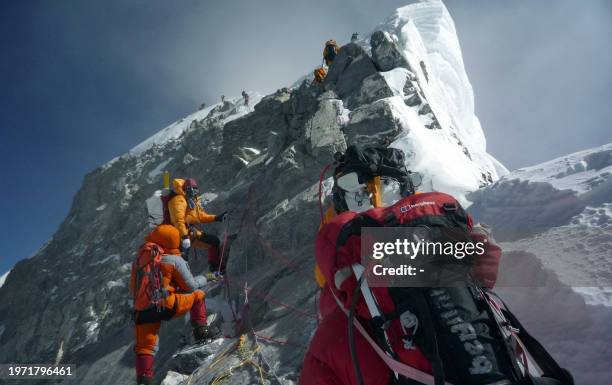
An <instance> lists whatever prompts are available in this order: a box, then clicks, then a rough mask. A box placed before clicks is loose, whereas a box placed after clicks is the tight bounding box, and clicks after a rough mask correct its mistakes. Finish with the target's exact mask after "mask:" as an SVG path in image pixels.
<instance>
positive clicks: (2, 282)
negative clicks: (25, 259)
mask: <svg viewBox="0 0 612 385" xmlns="http://www.w3.org/2000/svg"><path fill="white" fill-rule="evenodd" d="M10 272H11V271H10V270H9V271H7V272H6V273H4V274H2V276H0V287H2V286H3V285H4V282H5V281H6V277H8V275H9V273H10Z"/></svg>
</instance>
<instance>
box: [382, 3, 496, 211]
mask: <svg viewBox="0 0 612 385" xmlns="http://www.w3.org/2000/svg"><path fill="white" fill-rule="evenodd" d="M375 31H383V32H384V33H386V34H387V36H388V37H390V38H391V39H392V40H393V41H394V42H395V43H396V44H397V45H398V46H399V47H400V49H401V53H402V54H403V56H404V57H405V59H406V61H407V62H408V64H409V67H410V70H408V69H406V68H394V69H392V70H390V71H387V72H383V73H382V75H383V76H384V78H385V80H386V81H387V84H388V85H389V87H390V88H391V89H392V91H393V93H394V94H395V95H396V96H397V97H394V98H391V99H390V100H389V103H390V105H391V108H392V110H393V114H394V115H395V116H396V117H397V118H398V120H399V121H400V122H401V125H402V126H403V128H404V133H403V134H402V136H401V137H400V138H398V140H396V141H395V142H394V143H393V144H392V146H393V147H398V148H401V149H403V150H404V152H405V153H406V154H408V157H409V158H410V156H411V154H414V156H413V158H412V159H409V165H408V166H409V168H411V169H412V170H415V171H419V172H421V173H422V174H423V175H424V185H423V186H422V190H426V191H427V190H435V191H444V192H448V193H451V194H453V195H455V196H457V197H458V199H459V200H461V201H463V202H464V203H466V199H465V194H466V193H467V192H471V191H474V190H477V189H478V188H480V187H482V186H483V185H485V184H487V183H490V182H493V181H495V180H497V179H498V178H499V177H500V176H502V175H504V174H505V173H507V170H506V168H505V167H504V166H503V165H501V164H500V163H499V162H498V161H497V160H495V159H494V158H493V157H492V156H491V155H489V154H488V153H487V152H486V140H485V137H484V133H483V131H482V128H481V126H480V122H479V120H478V118H477V117H476V115H475V113H474V94H473V90H472V86H471V84H470V82H469V80H468V78H467V74H466V72H465V68H464V65H463V58H462V55H461V48H460V46H459V41H458V39H457V34H456V30H455V26H454V22H453V20H452V18H451V16H450V14H449V12H448V10H447V9H446V7H445V6H444V4H443V3H442V2H441V1H428V2H420V3H416V4H410V5H407V6H404V7H402V8H399V9H397V10H396V11H395V12H394V14H393V15H392V16H391V17H390V18H388V19H387V20H386V21H385V22H383V23H382V24H380V25H379V26H378V27H377V28H376V29H375ZM411 77H412V78H413V79H415V81H414V82H411V83H412V84H408V85H407V82H408V81H409V79H410V78H411ZM407 86H408V87H410V86H412V88H409V89H408V90H407ZM414 88H417V89H418V90H419V89H420V94H421V96H424V99H425V100H426V102H427V103H428V107H429V108H430V109H431V111H432V112H431V113H430V114H424V113H423V110H422V109H423V106H415V107H410V106H408V105H406V103H403V101H402V99H404V100H405V99H406V98H407V97H408V95H407V93H408V92H410V91H411V90H413V89H414ZM418 90H417V91H418ZM432 118H433V119H435V120H436V121H437V123H438V124H439V128H440V129H439V130H432V129H431V123H432ZM423 149H428V150H427V151H423ZM483 179H484V182H483Z"/></svg>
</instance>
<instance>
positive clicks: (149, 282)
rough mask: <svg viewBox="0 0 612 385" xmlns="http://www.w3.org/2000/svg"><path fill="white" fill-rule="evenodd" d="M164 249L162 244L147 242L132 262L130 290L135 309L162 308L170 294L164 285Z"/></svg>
mask: <svg viewBox="0 0 612 385" xmlns="http://www.w3.org/2000/svg"><path fill="white" fill-rule="evenodd" d="M163 252H164V250H163V249H162V248H161V246H159V245H157V244H155V243H153V242H147V243H145V244H144V245H142V247H141V248H140V250H138V256H137V257H136V261H134V263H133V264H132V281H131V284H130V291H131V293H132V296H133V297H134V309H135V310H138V311H142V310H146V309H148V308H150V307H152V306H155V307H157V309H158V310H161V307H162V305H163V301H164V299H166V297H167V296H168V293H167V291H166V290H165V289H164V287H163V286H162V273H161V268H160V264H161V258H162V254H163Z"/></svg>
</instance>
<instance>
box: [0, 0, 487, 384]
mask: <svg viewBox="0 0 612 385" xmlns="http://www.w3.org/2000/svg"><path fill="white" fill-rule="evenodd" d="M432 6H436V7H438V6H440V5H436V4H434V5H432ZM372 41H373V46H372V55H373V56H370V55H369V54H368V53H367V52H366V50H364V49H363V48H362V47H361V46H359V45H357V44H354V43H351V44H348V45H345V46H344V47H342V49H341V51H340V53H339V55H338V57H337V59H336V61H335V62H334V64H333V65H332V66H331V68H330V71H329V74H328V76H327V78H326V80H325V82H324V84H323V85H322V86H321V85H316V84H311V83H310V82H308V81H305V82H303V83H302V84H301V85H300V86H299V87H296V88H292V89H287V88H285V89H281V90H278V91H277V92H276V93H274V94H272V95H269V96H266V97H264V98H263V99H261V101H260V102H259V103H258V104H256V105H255V107H254V109H253V110H252V111H250V110H249V111H245V110H244V108H245V107H243V106H242V101H241V99H240V98H237V99H234V100H229V101H228V100H226V101H225V103H224V104H223V105H217V106H211V107H208V108H205V109H203V110H201V111H199V112H198V114H199V115H197V118H193V120H192V121H187V122H183V123H184V124H186V128H185V130H184V131H182V133H181V134H180V136H179V135H178V134H176V135H174V136H171V137H170V139H168V140H165V141H153V142H151V143H153V144H151V143H149V144H147V145H146V146H145V145H139V146H138V147H137V151H136V150H134V151H132V152H131V153H128V154H126V155H124V156H122V157H120V158H118V159H115V160H113V161H112V162H109V163H108V164H106V165H104V166H102V167H100V168H98V169H96V170H94V171H93V172H91V173H90V174H88V175H87V176H86V177H85V180H84V182H83V185H82V187H81V189H80V190H79V192H78V193H77V195H76V197H75V199H74V202H73V205H72V208H71V210H70V213H69V215H68V217H67V218H66V220H65V221H64V222H63V223H62V224H61V226H60V228H59V229H58V231H57V232H56V234H55V235H54V236H53V239H52V240H51V241H50V242H49V243H48V244H47V245H46V246H45V247H44V248H43V249H41V250H40V251H39V252H38V253H37V254H36V255H35V256H34V257H32V258H31V259H28V260H23V261H21V262H19V263H18V264H17V265H16V266H15V267H14V269H13V271H12V272H11V273H10V274H9V276H8V278H7V281H6V283H5V285H4V286H3V287H2V288H1V289H0V314H2V316H1V318H0V324H1V325H0V326H1V327H2V330H3V332H2V333H0V362H54V361H55V360H56V359H57V358H58V352H59V351H60V350H61V351H62V352H63V353H61V354H59V361H60V362H64V363H74V364H77V365H78V370H77V373H78V379H79V381H78V383H82V384H94V385H96V384H100V385H103V384H109V385H110V384H113V385H114V384H127V383H130V382H131V381H132V379H133V376H134V374H133V373H134V370H133V365H134V359H133V352H132V344H133V326H132V324H131V322H130V316H131V314H130V304H129V301H128V290H127V284H128V277H129V270H130V263H131V262H132V260H133V259H134V255H135V251H136V250H137V248H138V246H139V245H140V244H141V242H142V239H143V237H144V236H145V234H146V233H147V232H148V231H149V230H150V227H149V226H150V224H149V222H150V219H149V218H147V216H148V213H147V205H146V203H145V202H146V201H147V199H149V198H151V197H152V196H153V195H154V194H155V192H156V190H158V189H159V188H160V185H161V173H162V172H163V171H164V170H169V171H171V173H172V175H173V176H177V177H179V176H180V177H185V176H192V177H195V178H196V179H197V180H198V181H199V184H200V186H201V189H202V190H203V192H206V193H208V194H207V199H208V200H209V202H208V204H207V206H206V208H207V210H208V211H209V212H212V213H218V212H220V211H222V210H229V211H230V220H229V223H228V224H227V226H228V229H227V232H228V233H229V234H237V237H236V239H235V241H234V242H233V243H232V247H231V250H230V253H229V267H228V274H229V276H230V277H232V278H231V282H232V285H231V286H230V290H231V294H232V298H233V299H234V301H235V303H236V304H237V307H238V308H239V310H241V309H243V305H242V304H243V303H244V299H245V297H244V285H245V283H248V288H249V296H248V297H249V307H248V309H249V311H248V314H249V317H248V322H249V323H250V324H251V325H252V326H253V328H254V330H255V331H256V332H257V333H258V335H259V336H260V338H259V339H258V343H259V346H261V350H260V351H259V352H258V353H257V360H258V361H257V362H260V363H261V365H264V366H265V367H266V371H267V372H268V373H269V374H268V375H267V380H268V381H271V382H283V383H294V382H296V381H297V379H298V377H299V368H300V366H301V362H302V359H303V355H304V352H305V349H306V347H307V345H308V343H309V340H310V338H311V336H312V333H313V332H314V329H315V327H316V324H317V317H316V294H317V293H318V287H317V285H316V283H315V282H314V280H313V278H312V268H313V264H314V261H313V241H314V236H315V234H316V230H317V227H318V224H319V210H318V198H317V195H318V179H319V174H320V172H321V170H322V169H323V167H324V166H325V165H327V164H328V163H330V162H331V160H332V156H333V154H334V153H335V152H336V151H342V150H344V149H345V148H346V146H347V145H349V144H353V143H361V144H377V145H388V144H390V143H395V145H397V146H400V147H401V146H403V148H404V149H405V151H406V153H407V159H408V162H409V164H408V166H409V167H410V168H413V169H417V170H420V171H424V172H428V170H427V169H426V168H422V167H424V166H423V165H424V164H425V163H427V162H425V161H424V160H423V159H424V158H423V157H422V155H424V154H428V153H429V151H430V150H431V149H428V148H426V147H421V145H422V143H425V142H419V141H418V140H420V139H418V138H425V139H427V140H432V139H431V138H432V137H433V136H431V135H440V136H439V139H436V140H440V141H441V143H442V142H444V143H447V142H449V141H448V140H447V139H445V138H446V137H448V138H453V134H454V132H452V131H450V130H451V128H449V127H450V126H444V127H443V126H442V125H441V124H440V123H436V122H438V120H437V119H436V118H435V116H434V113H433V112H432V109H431V108H429V109H428V108H427V104H428V100H427V95H426V93H425V92H423V90H422V89H421V86H420V85H421V84H424V82H426V81H427V80H426V79H425V78H423V75H422V71H420V70H418V71H415V72H411V70H410V66H408V65H407V64H406V63H407V61H406V58H405V57H404V59H402V57H403V56H402V55H404V53H402V52H401V51H399V50H398V49H397V46H396V45H395V43H394V42H393V41H392V40H391V38H390V37H389V35H388V34H386V33H383V34H382V35H381V34H378V33H375V34H374V35H373V36H372ZM381 71H382V72H381ZM385 71H386V72H385ZM432 75H433V74H432V72H431V71H430V73H429V76H430V77H431V76H432ZM428 114H429V115H431V116H429V115H428ZM192 116H196V115H192ZM179 123H181V122H177V124H179ZM183 123H181V124H183ZM436 124H437V126H436ZM425 125H427V127H429V128H442V129H440V130H426V129H423V130H421V128H422V127H423V126H425ZM478 128H479V127H478ZM445 129H446V130H447V131H445ZM164 131H165V130H164ZM422 131H426V133H423V132H422ZM432 133H433V134H432ZM167 134H168V135H170V133H167ZM411 135H413V136H411ZM455 136H456V135H455ZM436 138H438V137H436ZM417 139H418V140H417ZM425 139H423V140H425ZM463 139H465V138H464V137H463ZM449 143H452V144H451V145H450V146H455V147H453V151H454V153H456V154H457V155H456V156H457V157H459V159H460V162H457V161H455V160H453V159H452V158H450V159H451V160H449V162H448V163H449V164H450V163H453V164H456V165H457V167H462V165H469V167H470V168H473V169H474V170H477V171H474V173H473V175H472V174H470V177H469V178H467V179H469V180H467V179H466V180H467V181H464V183H463V184H462V185H461V186H460V189H459V190H458V191H460V192H464V191H469V190H470V189H472V190H473V189H475V188H477V187H478V185H480V184H487V183H489V182H490V180H491V178H496V177H497V175H496V171H495V169H494V168H493V167H492V166H491V164H490V162H489V160H485V159H484V158H478V159H475V160H472V159H471V158H469V157H468V156H467V155H464V152H465V151H464V149H465V147H464V146H463V144H462V143H461V141H460V140H458V139H457V140H454V141H452V142H449ZM483 151H484V150H483ZM446 155H447V154H446V153H445V156H446ZM481 171H482V172H481ZM483 173H484V174H483ZM428 175H429V176H428V178H429V179H427V180H428V184H427V185H426V186H425V187H424V189H428V188H429V189H431V188H434V187H435V188H437V189H439V190H442V191H448V192H454V190H452V189H451V190H448V189H446V188H447V187H448V186H454V184H453V183H452V182H448V184H446V185H445V184H443V183H441V181H442V179H441V178H444V175H445V174H444V173H437V174H435V175H434V173H431V174H428ZM481 175H484V176H482V177H481ZM491 175H493V176H492V177H491ZM436 178H440V179H436ZM487 178H488V179H487ZM323 187H324V188H323V192H324V194H326V193H328V192H329V187H330V184H329V181H326V182H325V183H324V186H323ZM153 221H155V218H153ZM205 230H206V231H209V232H212V233H215V234H218V235H220V236H221V235H222V234H223V233H224V229H223V228H222V226H221V225H220V224H211V225H206V227H205ZM204 254H205V252H203V251H200V252H199V254H198V255H197V256H192V257H191V260H190V264H191V266H192V270H193V271H195V272H200V271H202V270H204V268H205V259H206V258H205V256H204ZM220 302H222V293H221V292H220V291H219V292H211V293H210V294H209V296H208V297H207V303H209V306H210V307H211V311H216V312H218V313H219V314H221V313H223V310H222V309H221V307H220V306H217V308H215V306H216V305H214V304H215V303H217V304H218V303H220ZM296 309H298V310H296ZM244 321H245V322H246V321H247V320H244ZM188 334H189V326H188V324H185V323H184V320H182V319H181V320H174V321H172V322H170V323H168V324H167V325H166V326H164V327H162V329H161V344H160V350H159V353H158V355H157V358H156V362H157V368H158V376H157V380H159V381H161V380H162V379H163V377H164V376H165V375H166V372H167V371H168V370H171V371H173V372H172V373H170V374H169V376H168V378H167V379H166V383H168V384H169V383H181V381H183V379H184V377H183V376H182V375H192V372H193V371H194V368H197V369H195V371H196V373H195V374H193V376H194V378H192V380H195V377H197V378H198V379H197V380H196V381H195V382H193V381H192V382H191V384H204V383H208V381H210V380H211V379H212V378H215V376H218V375H220V374H221V373H222V372H223V371H224V370H227V369H228V368H229V367H230V366H231V365H233V364H232V363H233V362H235V359H236V358H235V355H234V356H233V358H231V359H230V360H228V361H227V362H225V363H223V364H219V365H218V366H215V367H214V368H209V367H208V365H210V364H211V362H213V360H215V359H216V358H218V356H219V353H220V352H221V351H223V349H224V348H226V347H228V346H229V345H230V344H233V343H235V340H234V339H232V340H226V341H223V340H219V341H216V342H214V343H213V344H211V345H207V346H206V347H201V348H195V349H191V350H190V348H187V349H186V350H185V349H184V345H185V336H186V335H188ZM266 337H267V338H266ZM249 343H250V344H252V343H254V340H253V339H252V338H251V339H250V340H249ZM60 346H61V347H62V348H61V349H60ZM245 354H246V353H245ZM173 356H174V357H173ZM258 376H259V373H258V371H257V370H256V368H255V367H252V366H248V365H246V366H244V367H241V368H239V369H236V371H235V372H234V375H233V376H231V377H229V379H228V381H229V383H230V384H245V383H256V382H257V381H258V380H257V378H258ZM28 383H29V384H31V383H32V382H28Z"/></svg>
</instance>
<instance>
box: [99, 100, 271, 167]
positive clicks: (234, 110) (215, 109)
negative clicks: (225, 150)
mask: <svg viewBox="0 0 612 385" xmlns="http://www.w3.org/2000/svg"><path fill="white" fill-rule="evenodd" d="M247 93H248V94H249V96H250V106H248V107H247V106H245V105H244V102H243V99H242V97H233V98H226V100H225V104H223V103H217V104H213V105H211V106H208V107H206V108H203V109H201V110H199V111H196V112H194V113H192V114H190V115H187V116H186V117H184V118H182V119H179V120H177V121H176V122H174V123H172V124H171V125H169V126H167V127H165V128H163V129H162V130H160V131H158V132H157V133H156V134H154V135H152V136H151V137H149V138H147V139H145V140H144V141H143V142H141V143H139V144H137V145H136V146H134V147H132V149H130V150H129V151H128V152H127V154H124V155H122V156H138V155H140V154H142V153H144V152H145V151H147V150H148V149H150V148H151V147H154V146H162V145H165V144H167V143H168V142H170V141H173V140H176V139H178V138H180V137H181V135H183V133H184V132H185V130H187V129H188V128H189V127H190V125H191V122H193V121H194V120H196V121H200V120H202V119H204V118H206V117H208V116H209V115H211V114H216V115H219V117H220V118H221V119H222V120H223V123H228V122H231V121H232V120H235V119H238V118H240V117H242V116H244V115H246V114H248V113H249V112H251V111H253V107H254V106H255V105H256V104H257V103H259V101H260V100H261V98H262V97H263V95H261V94H260V93H258V92H253V91H248V92H247ZM119 158H120V157H116V158H113V159H112V160H110V161H109V162H107V163H106V164H105V165H104V167H109V166H110V165H112V164H113V163H114V162H115V161H117V159H119Z"/></svg>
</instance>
